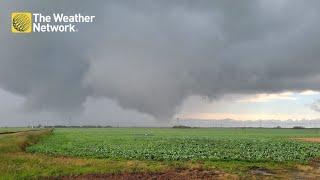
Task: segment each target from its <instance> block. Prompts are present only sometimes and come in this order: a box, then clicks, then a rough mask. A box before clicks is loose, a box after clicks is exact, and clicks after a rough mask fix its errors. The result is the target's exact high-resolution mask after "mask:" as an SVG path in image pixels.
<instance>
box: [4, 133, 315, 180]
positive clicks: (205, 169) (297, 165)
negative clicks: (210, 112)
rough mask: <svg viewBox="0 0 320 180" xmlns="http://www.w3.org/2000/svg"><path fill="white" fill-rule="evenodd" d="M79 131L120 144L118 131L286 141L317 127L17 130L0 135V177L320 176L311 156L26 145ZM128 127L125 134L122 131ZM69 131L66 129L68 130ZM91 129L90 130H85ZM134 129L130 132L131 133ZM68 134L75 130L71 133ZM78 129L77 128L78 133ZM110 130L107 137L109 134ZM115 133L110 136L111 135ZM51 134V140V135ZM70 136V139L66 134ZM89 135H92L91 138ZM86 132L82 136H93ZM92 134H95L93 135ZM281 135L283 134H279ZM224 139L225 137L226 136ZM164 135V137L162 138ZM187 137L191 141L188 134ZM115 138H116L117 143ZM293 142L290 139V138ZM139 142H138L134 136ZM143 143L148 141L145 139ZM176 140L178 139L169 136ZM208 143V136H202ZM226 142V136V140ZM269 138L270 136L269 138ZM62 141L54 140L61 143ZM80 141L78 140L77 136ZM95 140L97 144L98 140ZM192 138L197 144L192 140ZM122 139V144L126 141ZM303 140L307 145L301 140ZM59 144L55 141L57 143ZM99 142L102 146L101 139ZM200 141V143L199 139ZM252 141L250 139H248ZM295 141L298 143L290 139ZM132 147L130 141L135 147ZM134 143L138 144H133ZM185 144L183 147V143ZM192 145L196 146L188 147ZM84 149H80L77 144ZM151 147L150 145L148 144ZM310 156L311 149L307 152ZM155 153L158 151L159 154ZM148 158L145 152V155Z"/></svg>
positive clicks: (127, 138)
mask: <svg viewBox="0 0 320 180" xmlns="http://www.w3.org/2000/svg"><path fill="white" fill-rule="evenodd" d="M80 132H82V134H83V136H82V137H86V136H88V135H90V133H89V132H94V134H91V135H92V136H93V135H94V138H96V139H104V140H105V139H111V141H114V142H111V143H114V144H120V143H119V141H118V140H119V139H117V138H116V137H117V136H118V137H119V133H120V134H121V136H120V137H121V138H122V141H120V142H121V143H122V142H123V141H124V142H126V141H128V142H130V143H132V142H131V140H132V139H130V138H132V136H133V137H134V138H136V137H137V136H138V137H140V136H142V137H147V139H148V138H149V137H154V138H155V137H157V136H159V137H158V138H160V139H157V138H155V139H154V138H153V139H152V140H161V139H162V138H163V137H167V138H168V137H169V136H175V137H178V138H186V135H188V136H192V137H193V138H196V139H197V138H200V139H202V138H203V137H207V139H206V138H205V140H208V137H209V141H212V140H216V139H211V138H210V137H212V136H215V138H222V139H224V138H227V137H228V136H230V135H232V136H234V135H235V134H236V135H237V136H240V137H241V135H242V137H243V138H244V139H247V138H249V139H250V138H252V137H255V136H257V134H258V135H259V136H258V137H261V138H267V139H268V138H272V139H273V138H275V139H277V138H279V137H282V138H285V139H288V138H289V140H290V138H294V137H316V136H318V137H319V135H318V131H317V130H301V131H299V130H298V131H297V130H292V131H288V130H283V131H274V130H272V129H270V130H266V129H261V131H258V129H252V130H246V132H243V130H241V129H191V130H187V129H181V130H180V129H178V130H177V129H169V128H167V129H160V128H151V129H150V128H147V129H146V128H135V129H128V128H119V129H116V128H108V129H83V131H82V130H81V129H56V130H54V131H53V132H51V130H49V129H48V130H40V131H29V132H20V133H15V134H3V135H0V161H1V164H0V174H1V177H0V179H42V178H46V179H105V178H108V179H155V178H156V179H188V178H189V179H190V178H192V179H203V178H207V179H273V178H298V179H316V178H317V177H318V178H319V177H320V172H319V161H318V160H317V157H316V158H312V159H310V160H307V161H303V162H300V160H301V159H300V160H299V159H298V161H287V160H285V161H279V162H273V161H255V160H253V161H241V160H238V161H237V160H199V159H193V160H192V159H191V160H188V159H185V160H173V159H167V160H151V159H148V158H141V159H139V158H138V159H126V158H125V157H121V156H120V158H118V159H116V158H112V157H109V158H101V157H100V158H96V157H91V156H78V155H74V154H73V155H70V156H66V155H59V154H52V153H50V151H49V150H50V149H48V152H47V153H46V152H33V153H29V152H26V151H25V150H26V149H27V150H28V149H33V150H35V149H37V148H39V147H42V146H43V144H46V143H47V142H50V141H51V140H53V139H56V138H57V135H59V136H58V137H63V136H64V137H65V138H62V140H61V141H62V142H63V141H64V142H65V143H66V144H68V145H71V146H73V145H74V144H73V142H74V141H77V140H79V139H77V138H75V139H72V138H74V137H75V136H79V133H80ZM124 132H127V133H124ZM68 133H70V134H71V135H70V134H69V135H68ZM88 133H89V134H88ZM132 133H134V134H132ZM72 134H75V136H74V135H72ZM80 134H81V133H80ZM107 134H109V135H110V136H107ZM112 137H113V138H112ZM52 138H53V139H52ZM69 138H71V139H69ZM91 138H92V137H91ZM91 138H90V137H89V136H88V137H87V139H86V138H85V140H86V141H89V142H90V140H92V139H91ZM94 138H93V139H94ZM282 138H281V139H282ZM227 139H228V138H227ZM166 140H167V139H166ZM187 140H189V139H188V138H187ZM116 141H118V143H117V142H116ZM290 141H292V140H290ZM37 142H38V144H35V143H37ZM136 142H137V141H136ZM142 142H149V141H147V140H146V139H144V140H143V138H142ZM173 142H176V141H173ZM205 142H207V141H205ZM228 142H230V141H228ZM268 142H269V141H268ZM293 142H294V143H302V144H304V145H302V146H299V147H301V148H307V149H308V148H318V146H317V145H318V144H317V143H309V142H307V143H305V142H300V141H293ZM59 143H60V142H58V144H59ZM80 143H82V141H80ZM94 143H98V144H95V145H99V143H100V147H104V146H101V142H100V141H98V142H97V141H95V142H94ZM170 143H172V141H170ZM192 143H196V142H194V141H191V144H192ZM124 144H126V143H124ZM305 144H307V145H305ZM55 145H57V144H55ZM102 145H106V144H103V143H102ZM199 145H202V144H201V143H200V144H199ZM246 145H248V146H250V143H249V144H246ZM294 145H296V144H294ZM133 147H134V146H133ZM136 147H137V146H136ZM183 147H184V146H183ZM191 147H195V146H191ZM80 150H81V151H83V150H84V149H80ZM151 150H154V149H151ZM311 155H312V154H311ZM157 156H158V155H157ZM147 157H149V156H147ZM306 157H307V156H306Z"/></svg>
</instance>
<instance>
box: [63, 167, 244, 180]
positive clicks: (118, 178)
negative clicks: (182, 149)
mask: <svg viewBox="0 0 320 180" xmlns="http://www.w3.org/2000/svg"><path fill="white" fill-rule="evenodd" d="M57 179H62V180H71V179H72V180H85V179H90V180H91V179H92V180H100V179H101V180H102V179H111V180H113V179H114V180H125V179H126V180H127V179H130V180H146V179H157V180H167V179H173V180H186V179H238V178H237V177H236V176H233V175H230V174H227V173H223V172H220V171H215V170H210V171H208V170H200V169H187V170H176V171H173V170H172V171H168V172H162V173H120V174H101V175H97V174H88V175H79V176H65V177H59V178H57Z"/></svg>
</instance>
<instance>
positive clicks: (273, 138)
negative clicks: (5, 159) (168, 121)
mask: <svg viewBox="0 0 320 180" xmlns="http://www.w3.org/2000/svg"><path fill="white" fill-rule="evenodd" d="M294 137H320V131H319V130H318V129H259V128H255V129H251V128H247V129H241V128H237V129H236V128H208V129H200V128H196V129H172V128H105V129H84V128H79V129H56V130H55V131H54V133H53V135H51V136H50V137H48V138H45V139H43V140H42V141H41V142H40V143H38V144H36V145H34V146H30V147H28V148H27V151H28V152H32V153H45V154H49V155H63V156H73V157H92V158H109V159H124V160H130V159H135V160H156V161H158V160H159V161H163V160H165V161H180V160H183V161H184V160H193V161H247V162H289V161H292V162H307V161H308V160H310V159H312V158H315V157H320V144H318V143H310V142H302V141H297V140H293V138H294Z"/></svg>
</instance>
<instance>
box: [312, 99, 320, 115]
mask: <svg viewBox="0 0 320 180" xmlns="http://www.w3.org/2000/svg"><path fill="white" fill-rule="evenodd" d="M311 109H312V110H314V111H317V112H320V99H318V100H316V101H314V102H313V103H312V104H311Z"/></svg>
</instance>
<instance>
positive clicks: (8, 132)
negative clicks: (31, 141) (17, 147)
mask: <svg viewBox="0 0 320 180" xmlns="http://www.w3.org/2000/svg"><path fill="white" fill-rule="evenodd" d="M30 131H41V130H40V129H36V130H24V131H6V132H0V135H2V134H13V133H21V132H30Z"/></svg>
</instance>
